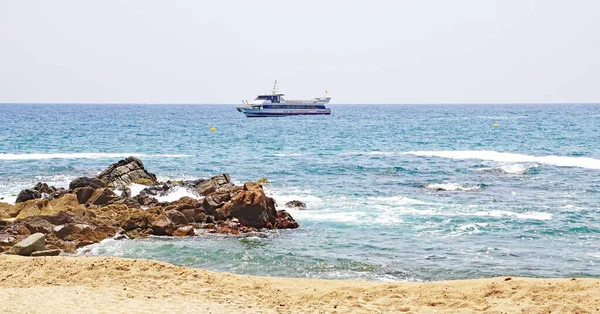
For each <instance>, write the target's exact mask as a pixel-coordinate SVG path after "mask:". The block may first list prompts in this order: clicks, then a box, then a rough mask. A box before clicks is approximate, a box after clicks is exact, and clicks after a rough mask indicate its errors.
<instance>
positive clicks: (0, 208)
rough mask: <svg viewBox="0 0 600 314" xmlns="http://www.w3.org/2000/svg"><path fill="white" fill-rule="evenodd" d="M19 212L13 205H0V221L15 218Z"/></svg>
mask: <svg viewBox="0 0 600 314" xmlns="http://www.w3.org/2000/svg"><path fill="white" fill-rule="evenodd" d="M18 214H19V211H18V210H17V209H16V208H15V206H14V205H11V204H8V203H0V219H5V218H11V217H15V216H16V215H18Z"/></svg>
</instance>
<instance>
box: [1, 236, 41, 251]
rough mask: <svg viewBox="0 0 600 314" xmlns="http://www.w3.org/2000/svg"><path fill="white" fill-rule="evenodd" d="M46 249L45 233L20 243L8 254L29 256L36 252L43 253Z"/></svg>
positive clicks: (29, 237)
mask: <svg viewBox="0 0 600 314" xmlns="http://www.w3.org/2000/svg"><path fill="white" fill-rule="evenodd" d="M45 249H46V236H45V235H44V234H43V233H34V234H32V235H30V236H28V237H27V238H25V239H24V240H22V241H20V242H19V243H17V244H15V245H13V247H11V248H10V249H9V250H8V251H6V252H5V253H6V254H15V255H23V256H29V255H31V253H33V252H36V251H43V250H45Z"/></svg>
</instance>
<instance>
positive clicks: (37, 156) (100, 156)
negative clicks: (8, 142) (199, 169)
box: [0, 153, 193, 160]
mask: <svg viewBox="0 0 600 314" xmlns="http://www.w3.org/2000/svg"><path fill="white" fill-rule="evenodd" d="M129 156H134V157H167V158H182V157H193V155H183V154H137V153H49V154H11V153H0V160H40V159H103V158H126V157H129Z"/></svg>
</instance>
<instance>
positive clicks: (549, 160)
mask: <svg viewBox="0 0 600 314" xmlns="http://www.w3.org/2000/svg"><path fill="white" fill-rule="evenodd" d="M403 154H409V155H415V156H424V157H441V158H451V159H481V160H491V161H498V162H508V163H541V164H547V165H553V166H560V167H579V168H586V169H600V159H594V158H589V157H567V156H529V155H521V154H515V153H501V152H497V151H486V150H464V151H410V152H405V153H403Z"/></svg>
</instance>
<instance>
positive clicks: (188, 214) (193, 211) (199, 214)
mask: <svg viewBox="0 0 600 314" xmlns="http://www.w3.org/2000/svg"><path fill="white" fill-rule="evenodd" d="M180 212H181V213H182V214H183V215H184V216H185V220H186V221H187V223H194V222H205V221H206V219H207V216H206V214H205V213H204V211H203V210H201V209H198V208H189V209H182V210H181V211H180ZM210 217H212V216H210Z"/></svg>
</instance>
